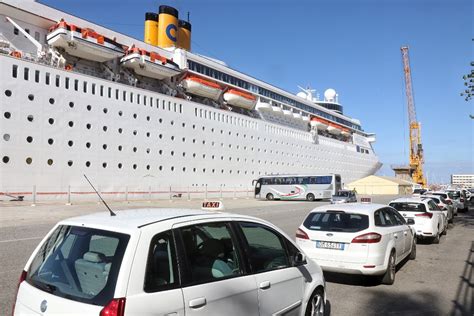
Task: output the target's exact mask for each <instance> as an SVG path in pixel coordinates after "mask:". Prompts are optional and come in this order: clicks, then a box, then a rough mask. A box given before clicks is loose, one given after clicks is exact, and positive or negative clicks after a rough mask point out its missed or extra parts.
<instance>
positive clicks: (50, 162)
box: [47, 158, 53, 166]
mask: <svg viewBox="0 0 474 316" xmlns="http://www.w3.org/2000/svg"><path fill="white" fill-rule="evenodd" d="M47 163H48V165H49V166H52V165H53V159H51V158H50V159H48V161H47Z"/></svg>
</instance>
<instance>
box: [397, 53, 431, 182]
mask: <svg viewBox="0 0 474 316" xmlns="http://www.w3.org/2000/svg"><path fill="white" fill-rule="evenodd" d="M401 51H402V60H403V73H404V75H405V94H406V97H407V106H408V121H409V122H408V124H409V132H410V133H409V135H410V136H409V140H410V157H409V159H410V167H411V168H413V173H412V179H413V182H415V183H418V184H420V185H422V186H423V187H425V186H426V179H425V177H424V174H423V163H424V158H423V146H422V143H421V125H420V123H419V122H418V121H417V119H416V110H415V101H414V98H413V87H412V82H411V69H410V58H409V56H408V46H402V47H401Z"/></svg>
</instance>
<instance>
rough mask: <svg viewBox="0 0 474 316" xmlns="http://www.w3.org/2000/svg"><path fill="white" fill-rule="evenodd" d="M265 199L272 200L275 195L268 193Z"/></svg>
mask: <svg viewBox="0 0 474 316" xmlns="http://www.w3.org/2000/svg"><path fill="white" fill-rule="evenodd" d="M266 198H267V200H269V201H273V199H275V197H274V196H273V194H271V193H268V194H267V196H266Z"/></svg>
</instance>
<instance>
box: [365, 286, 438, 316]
mask: <svg viewBox="0 0 474 316" xmlns="http://www.w3.org/2000/svg"><path fill="white" fill-rule="evenodd" d="M370 296H371V297H370V298H369V300H368V306H370V308H368V309H367V314H366V315H367V316H379V315H390V316H391V315H393V316H395V315H396V316H398V315H400V316H401V315H403V316H415V315H416V316H435V315H441V314H440V313H439V310H440V306H439V305H438V303H437V302H438V297H437V296H436V295H435V294H434V293H430V292H428V291H418V292H410V291H404V292H386V291H384V290H376V291H373V292H372V293H371V294H370Z"/></svg>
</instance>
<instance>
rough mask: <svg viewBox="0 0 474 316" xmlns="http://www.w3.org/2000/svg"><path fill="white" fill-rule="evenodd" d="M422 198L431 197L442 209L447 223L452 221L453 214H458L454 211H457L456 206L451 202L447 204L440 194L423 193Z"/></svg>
mask: <svg viewBox="0 0 474 316" xmlns="http://www.w3.org/2000/svg"><path fill="white" fill-rule="evenodd" d="M422 199H432V200H433V201H434V202H435V203H436V205H438V207H439V208H440V209H441V210H442V211H443V213H444V215H445V217H446V218H447V219H448V223H452V222H453V218H454V216H457V215H458V213H457V212H456V213H454V211H455V210H456V211H457V208H455V207H454V206H453V205H452V204H448V203H447V202H446V200H445V199H444V198H443V197H442V196H440V195H423V196H422Z"/></svg>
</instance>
